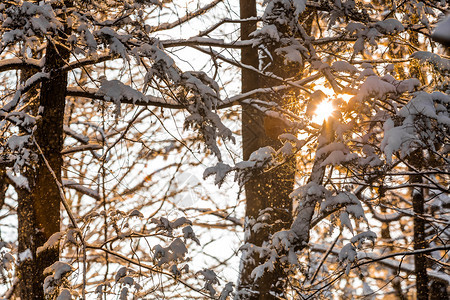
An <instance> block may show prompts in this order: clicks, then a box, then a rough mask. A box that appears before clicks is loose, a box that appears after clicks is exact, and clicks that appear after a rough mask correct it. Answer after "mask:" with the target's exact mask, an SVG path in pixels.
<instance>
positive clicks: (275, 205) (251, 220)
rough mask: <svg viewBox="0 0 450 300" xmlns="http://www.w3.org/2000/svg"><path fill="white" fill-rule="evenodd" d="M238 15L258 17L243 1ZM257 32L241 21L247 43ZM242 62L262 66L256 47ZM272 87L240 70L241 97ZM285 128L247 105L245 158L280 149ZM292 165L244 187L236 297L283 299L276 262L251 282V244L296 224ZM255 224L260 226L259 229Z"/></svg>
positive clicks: (255, 259)
mask: <svg viewBox="0 0 450 300" xmlns="http://www.w3.org/2000/svg"><path fill="white" fill-rule="evenodd" d="M240 13H241V19H246V18H251V17H255V16H256V2H255V1H254V0H241V1H240ZM254 30H256V22H255V21H248V22H243V23H241V40H247V39H248V36H249V34H250V33H251V32H253V31H254ZM241 62H242V63H244V64H247V65H251V66H253V67H255V68H258V63H259V60H258V52H257V49H255V48H251V47H248V48H244V49H242V52H241ZM279 67H280V68H281V67H282V65H280V66H279ZM269 84H270V82H265V83H264V84H262V80H261V78H258V75H257V74H256V73H254V72H252V71H250V70H247V69H243V70H242V92H243V93H245V92H247V91H250V90H253V89H256V88H259V87H263V86H264V85H269ZM280 104H281V103H280ZM285 130H287V128H286V127H285V125H284V124H282V122H280V121H279V120H278V119H274V118H268V117H266V116H265V115H264V114H263V113H261V112H260V111H259V110H257V109H255V108H253V107H251V106H250V105H243V106H242V139H243V158H244V160H248V159H249V157H250V155H251V153H252V152H254V151H256V150H257V149H259V148H261V147H264V146H271V147H273V148H275V149H277V148H279V147H280V146H281V143H280V141H279V140H278V135H279V134H281V133H283V132H284V131H285ZM294 167H295V160H294V159H292V160H290V161H289V162H287V163H285V164H284V165H283V166H282V167H280V168H277V169H276V170H274V171H271V172H267V173H264V174H260V175H255V176H254V177H253V178H251V179H250V180H249V181H248V182H247V183H246V184H245V195H246V224H245V243H246V245H248V246H250V247H249V248H248V249H247V250H244V252H243V255H242V260H241V267H240V279H239V283H238V293H237V297H236V298H237V299H277V297H276V296H275V295H278V296H282V295H284V286H283V283H284V282H285V280H286V277H287V274H286V273H285V272H284V269H283V266H282V265H281V264H276V269H275V270H274V271H273V272H266V274H265V275H264V276H262V277H261V278H260V279H259V280H257V281H254V280H253V278H252V276H251V274H252V271H253V270H254V268H255V267H256V266H258V265H259V263H260V258H259V256H258V254H257V253H256V252H254V251H251V249H252V247H253V246H258V247H259V246H262V245H263V243H264V242H266V241H268V240H269V238H270V236H271V235H272V234H273V233H275V232H277V231H279V230H281V229H285V228H289V226H290V224H291V222H292V201H291V199H290V198H289V194H290V193H291V192H292V190H293V186H294V169H295V168H294ZM256 224H258V225H257V226H255V225H256ZM258 227H259V228H258ZM257 228H258V229H257Z"/></svg>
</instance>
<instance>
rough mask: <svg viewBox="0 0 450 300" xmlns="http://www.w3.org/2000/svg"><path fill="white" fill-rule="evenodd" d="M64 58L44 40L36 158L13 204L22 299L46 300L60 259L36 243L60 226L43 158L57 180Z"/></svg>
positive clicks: (55, 189)
mask: <svg viewBox="0 0 450 300" xmlns="http://www.w3.org/2000/svg"><path fill="white" fill-rule="evenodd" d="M66 5H67V3H66ZM68 58H69V51H68V50H67V49H66V48H65V47H63V46H61V45H59V44H58V45H56V44H55V43H54V41H52V40H47V46H46V53H45V66H44V71H45V72H46V73H48V74H49V78H48V80H45V81H44V82H43V83H42V85H41V88H40V91H39V111H40V115H41V120H40V121H39V122H38V123H37V127H36V130H35V132H34V138H35V142H36V144H37V145H35V146H36V147H35V151H36V154H37V155H38V157H39V160H38V163H37V165H36V166H35V168H34V170H29V172H28V173H27V177H28V182H29V185H30V190H29V192H25V191H22V192H20V193H19V204H18V209H17V210H18V220H19V246H18V247H19V260H20V262H19V266H18V272H19V278H20V292H19V294H20V297H21V299H44V290H43V284H44V279H45V275H44V270H45V268H47V267H49V266H50V265H52V264H53V263H54V262H56V261H57V260H58V258H59V249H58V248H57V247H52V248H48V249H44V250H42V251H38V247H40V246H42V245H43V244H44V243H45V242H46V241H47V240H48V238H49V237H50V236H51V235H52V234H54V233H56V232H58V231H59V230H60V200H61V199H60V192H59V190H58V186H57V184H56V181H55V178H54V177H53V175H52V174H51V171H50V170H49V168H48V166H47V163H48V164H49V166H50V168H51V169H52V170H53V172H54V174H55V175H56V177H57V179H58V181H60V180H61V168H62V163H63V161H62V157H61V153H60V152H61V150H62V146H63V120H64V107H65V94H66V86H67V72H61V71H60V69H61V68H62V67H63V66H64V65H65V63H66V61H67V59H68ZM38 146H39V148H40V149H39V148H38ZM41 151H42V153H41ZM46 161H47V162H46Z"/></svg>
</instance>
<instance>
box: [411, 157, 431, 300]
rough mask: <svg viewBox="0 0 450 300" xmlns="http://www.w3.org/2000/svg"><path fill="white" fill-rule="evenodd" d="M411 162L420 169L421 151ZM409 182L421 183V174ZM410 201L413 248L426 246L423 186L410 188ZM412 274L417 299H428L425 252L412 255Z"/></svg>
mask: <svg viewBox="0 0 450 300" xmlns="http://www.w3.org/2000/svg"><path fill="white" fill-rule="evenodd" d="M410 161H411V163H412V164H413V166H414V167H417V169H419V170H420V169H421V168H420V166H421V165H422V161H423V155H422V153H419V152H417V151H416V152H415V153H413V154H412V155H411V158H410ZM409 180H410V182H411V184H415V183H422V176H421V175H420V174H417V175H412V176H410V179H409ZM412 201H413V211H414V250H419V249H424V248H426V247H427V246H428V245H427V241H426V233H425V223H426V221H425V220H424V219H423V214H424V213H425V208H424V195H423V188H417V187H414V188H413V189H412ZM414 274H415V276H416V291H417V300H428V294H429V288H428V282H429V279H428V273H427V258H426V256H425V254H415V255H414Z"/></svg>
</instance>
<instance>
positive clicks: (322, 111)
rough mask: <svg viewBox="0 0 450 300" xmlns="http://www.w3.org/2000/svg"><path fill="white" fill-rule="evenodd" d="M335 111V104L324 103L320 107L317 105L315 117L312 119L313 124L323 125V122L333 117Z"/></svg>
mask: <svg viewBox="0 0 450 300" xmlns="http://www.w3.org/2000/svg"><path fill="white" fill-rule="evenodd" d="M334 110H335V108H334V106H333V103H331V102H330V101H322V102H321V103H320V104H319V105H317V108H316V111H315V112H314V116H313V118H312V121H313V123H316V124H318V125H322V124H323V122H324V121H325V120H326V119H328V118H329V117H330V116H331V114H332V113H333V111H334Z"/></svg>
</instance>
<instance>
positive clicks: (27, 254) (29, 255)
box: [19, 249, 33, 261]
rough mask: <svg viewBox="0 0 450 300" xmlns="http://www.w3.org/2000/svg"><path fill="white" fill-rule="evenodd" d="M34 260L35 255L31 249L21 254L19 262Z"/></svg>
mask: <svg viewBox="0 0 450 300" xmlns="http://www.w3.org/2000/svg"><path fill="white" fill-rule="evenodd" d="M32 258H33V254H32V253H31V250H30V249H26V250H24V251H22V252H20V253H19V261H24V260H27V259H32Z"/></svg>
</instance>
